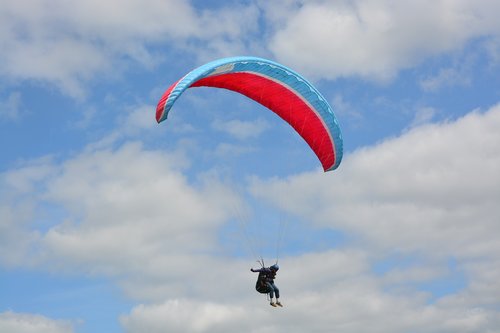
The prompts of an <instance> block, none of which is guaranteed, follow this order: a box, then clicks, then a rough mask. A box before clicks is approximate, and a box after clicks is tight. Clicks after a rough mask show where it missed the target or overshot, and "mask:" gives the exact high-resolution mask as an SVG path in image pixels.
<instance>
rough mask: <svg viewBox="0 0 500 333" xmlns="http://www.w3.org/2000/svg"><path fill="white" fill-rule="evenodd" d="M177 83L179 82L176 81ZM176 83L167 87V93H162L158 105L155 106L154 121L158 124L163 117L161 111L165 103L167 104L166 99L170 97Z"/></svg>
mask: <svg viewBox="0 0 500 333" xmlns="http://www.w3.org/2000/svg"><path fill="white" fill-rule="evenodd" d="M177 82H179V81H177ZM177 82H175V83H174V84H172V85H171V86H170V87H168V89H167V91H165V93H163V96H161V98H160V101H159V102H158V105H157V106H156V121H157V122H158V123H159V122H160V118H161V116H163V110H164V109H165V103H166V102H167V99H168V97H169V96H170V93H171V92H172V90H173V89H174V88H175V86H176V85H177Z"/></svg>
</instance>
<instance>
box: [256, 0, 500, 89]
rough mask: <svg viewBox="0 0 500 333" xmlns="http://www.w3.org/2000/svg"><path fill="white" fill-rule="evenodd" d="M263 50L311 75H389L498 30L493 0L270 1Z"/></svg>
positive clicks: (498, 32)
mask: <svg viewBox="0 0 500 333" xmlns="http://www.w3.org/2000/svg"><path fill="white" fill-rule="evenodd" d="M263 6H264V7H266V8H267V9H266V11H265V12H266V15H267V20H268V21H269V22H271V23H272V24H273V26H274V28H275V33H274V34H273V35H272V37H271V38H270V41H269V49H270V50H272V52H273V53H274V55H275V56H276V57H277V58H278V59H279V60H280V61H283V62H284V63H286V64H290V65H293V66H294V68H297V69H298V70H299V71H301V72H304V73H305V74H309V75H311V76H314V77H321V78H325V77H326V78H331V79H335V78H338V77H345V76H361V77H365V78H369V79H374V80H382V81H384V80H388V79H391V78H392V77H394V76H395V75H396V74H397V72H398V71H399V70H401V69H405V68H410V67H412V66H414V65H418V64H419V63H421V62H422V61H424V60H425V59H426V58H428V57H432V56H435V55H439V54H443V53H447V52H451V51H455V50H460V49H461V48H462V47H463V46H464V45H465V44H466V42H467V41H470V40H472V39H474V38H479V37H483V36H487V37H488V36H498V35H499V34H500V24H499V23H498V20H497V19H496V15H495V14H494V13H496V12H498V11H499V10H500V8H499V6H500V5H499V4H498V2H496V1H491V0H484V1H474V2H470V1H430V0H425V1H418V2H407V1H393V0H381V1H371V0H358V1H336V2H327V1H307V2H305V1H304V2H298V1H295V2H293V1H279V2H276V1H273V2H272V3H266V4H263Z"/></svg>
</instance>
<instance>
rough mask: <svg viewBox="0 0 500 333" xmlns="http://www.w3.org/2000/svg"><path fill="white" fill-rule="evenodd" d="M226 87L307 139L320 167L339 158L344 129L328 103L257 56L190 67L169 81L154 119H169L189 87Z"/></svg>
mask: <svg viewBox="0 0 500 333" xmlns="http://www.w3.org/2000/svg"><path fill="white" fill-rule="evenodd" d="M202 86H205V87H216V88H224V89H228V90H232V91H235V92H238V93H240V94H242V95H245V96H247V97H249V98H251V99H253V100H255V101H256V102H258V103H260V104H262V105H264V106H266V107H267V108H268V109H270V110H271V111H273V112H274V113H276V114H277V115H278V116H280V117H281V118H282V119H283V120H285V121H286V122H287V123H289V124H290V125H291V126H292V127H293V128H294V129H295V131H296V132H297V133H298V134H299V135H300V136H301V137H302V138H303V139H304V140H305V141H306V142H307V144H308V145H309V146H310V147H311V149H312V150H313V151H314V153H315V154H316V156H317V157H318V159H319V160H320V162H321V164H322V166H323V169H324V170H325V171H330V170H334V169H336V168H337V167H338V166H339V164H340V161H341V160H342V134H341V131H340V126H339V124H338V122H337V119H336V118H335V115H334V113H333V110H332V108H331V107H330V105H329V104H328V103H327V102H326V100H325V99H324V98H323V96H322V95H321V94H320V93H319V92H318V90H317V89H316V88H315V87H314V86H312V85H311V84H310V83H309V82H308V81H307V80H305V79H304V78H303V77H302V76H300V75H299V74H297V73H295V72H294V71H292V70H291V69H289V68H287V67H285V66H283V65H280V64H278V63H275V62H272V61H269V60H266V59H262V58H256V57H232V58H223V59H219V60H215V61H212V62H210V63H207V64H205V65H203V66H201V67H198V68H197V69H194V70H193V71H191V72H189V73H188V74H187V75H185V76H184V77H183V78H181V79H180V80H179V81H177V82H176V83H174V84H173V85H172V86H170V87H169V88H168V89H167V91H166V92H165V93H164V94H163V96H162V97H161V99H160V101H159V102H158V106H157V108H156V120H157V121H158V123H160V122H162V121H164V120H165V119H167V116H168V113H169V111H170V109H171V108H172V106H173V104H174V103H175V101H176V99H177V98H178V97H179V96H180V95H181V94H182V93H183V92H184V91H185V90H186V89H187V88H191V87H202Z"/></svg>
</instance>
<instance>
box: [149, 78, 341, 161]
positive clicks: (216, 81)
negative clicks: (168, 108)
mask: <svg viewBox="0 0 500 333" xmlns="http://www.w3.org/2000/svg"><path fill="white" fill-rule="evenodd" d="M201 86H206V87H217V88H224V89H229V90H232V91H236V92H239V93H241V94H243V95H245V96H247V97H249V98H251V99H253V100H255V101H256V102H258V103H260V104H262V105H264V106H266V107H267V108H269V109H270V110H271V111H273V112H274V113H276V114H277V115H278V116H280V117H281V118H282V119H283V120H285V121H286V122H287V123H289V124H290V125H291V126H292V127H293V128H294V129H295V131H297V133H299V135H300V136H301V137H302V138H303V139H304V140H305V141H306V142H307V144H308V145H309V146H310V147H311V149H312V150H313V151H314V153H315V154H316V155H317V156H318V158H319V160H320V162H321V164H322V165H323V169H324V170H328V169H329V168H330V167H331V166H332V165H333V164H334V162H335V150H334V147H333V143H332V142H331V140H330V137H329V135H328V132H327V131H328V129H327V128H325V126H323V123H322V122H321V120H320V119H319V118H318V117H319V116H317V115H316V114H315V113H314V111H313V110H312V109H311V108H310V107H309V106H308V105H307V104H306V103H305V102H304V101H303V100H302V99H301V98H300V97H299V96H297V94H296V93H295V92H294V91H293V90H290V89H289V88H288V87H287V86H285V85H282V84H280V83H278V82H275V81H272V80H270V79H268V78H265V77H262V76H259V75H255V74H252V73H229V74H221V75H217V76H211V77H207V78H204V79H201V80H198V81H196V82H195V83H193V84H192V85H191V87H201ZM157 117H158V109H157Z"/></svg>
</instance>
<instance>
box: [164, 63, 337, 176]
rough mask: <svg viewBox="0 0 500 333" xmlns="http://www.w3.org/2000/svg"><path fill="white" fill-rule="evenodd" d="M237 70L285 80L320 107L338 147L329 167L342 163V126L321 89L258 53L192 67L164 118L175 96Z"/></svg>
mask: <svg viewBox="0 0 500 333" xmlns="http://www.w3.org/2000/svg"><path fill="white" fill-rule="evenodd" d="M234 72H254V73H258V74H262V75H264V76H268V77H270V78H272V79H274V80H276V81H280V82H282V83H283V84H284V85H286V86H288V87H289V89H291V90H294V91H296V92H297V93H298V94H299V95H301V96H302V98H303V99H304V100H306V101H307V103H309V104H310V105H311V106H312V107H313V108H314V109H315V110H316V112H317V113H318V115H319V116H320V117H321V118H322V119H323V122H324V123H325V125H326V126H327V127H328V129H329V132H330V133H331V136H332V139H333V141H334V145H335V149H336V151H335V153H336V161H335V164H334V165H333V166H332V167H331V168H330V169H329V170H333V169H336V168H337V167H338V165H339V164H340V162H341V160H342V154H343V141H342V133H341V130H340V126H339V124H338V121H337V118H336V117H335V114H334V113H333V110H332V108H331V106H330V105H329V104H328V102H327V101H326V100H325V98H324V97H323V96H322V95H321V94H320V92H319V91H318V90H317V89H316V88H314V86H313V85H312V84H311V83H309V82H308V81H307V80H306V79H304V78H303V77H302V76H301V75H299V74H297V73H296V72H294V71H293V70H291V69H289V68H287V67H285V66H283V65H280V64H278V63H276V62H273V61H270V60H266V59H262V58H257V57H231V58H223V59H218V60H215V61H212V62H209V63H207V64H205V65H203V66H200V67H198V68H196V69H194V70H192V71H191V72H189V73H188V74H187V75H186V76H184V77H183V78H182V79H181V80H180V81H179V82H178V83H177V85H176V87H175V88H174V89H173V90H172V92H171V93H170V96H169V98H168V99H167V101H166V103H165V109H164V112H163V115H162V118H161V119H160V122H161V121H163V120H165V119H167V116H168V112H169V111H170V109H171V108H172V105H173V104H174V103H175V100H176V99H177V98H178V97H179V96H180V95H181V94H182V93H183V92H184V90H186V89H187V88H189V87H190V86H191V85H192V84H193V83H194V82H196V81H198V80H200V79H203V78H205V77H208V76H211V75H219V74H228V73H234ZM327 171H328V170H327Z"/></svg>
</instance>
